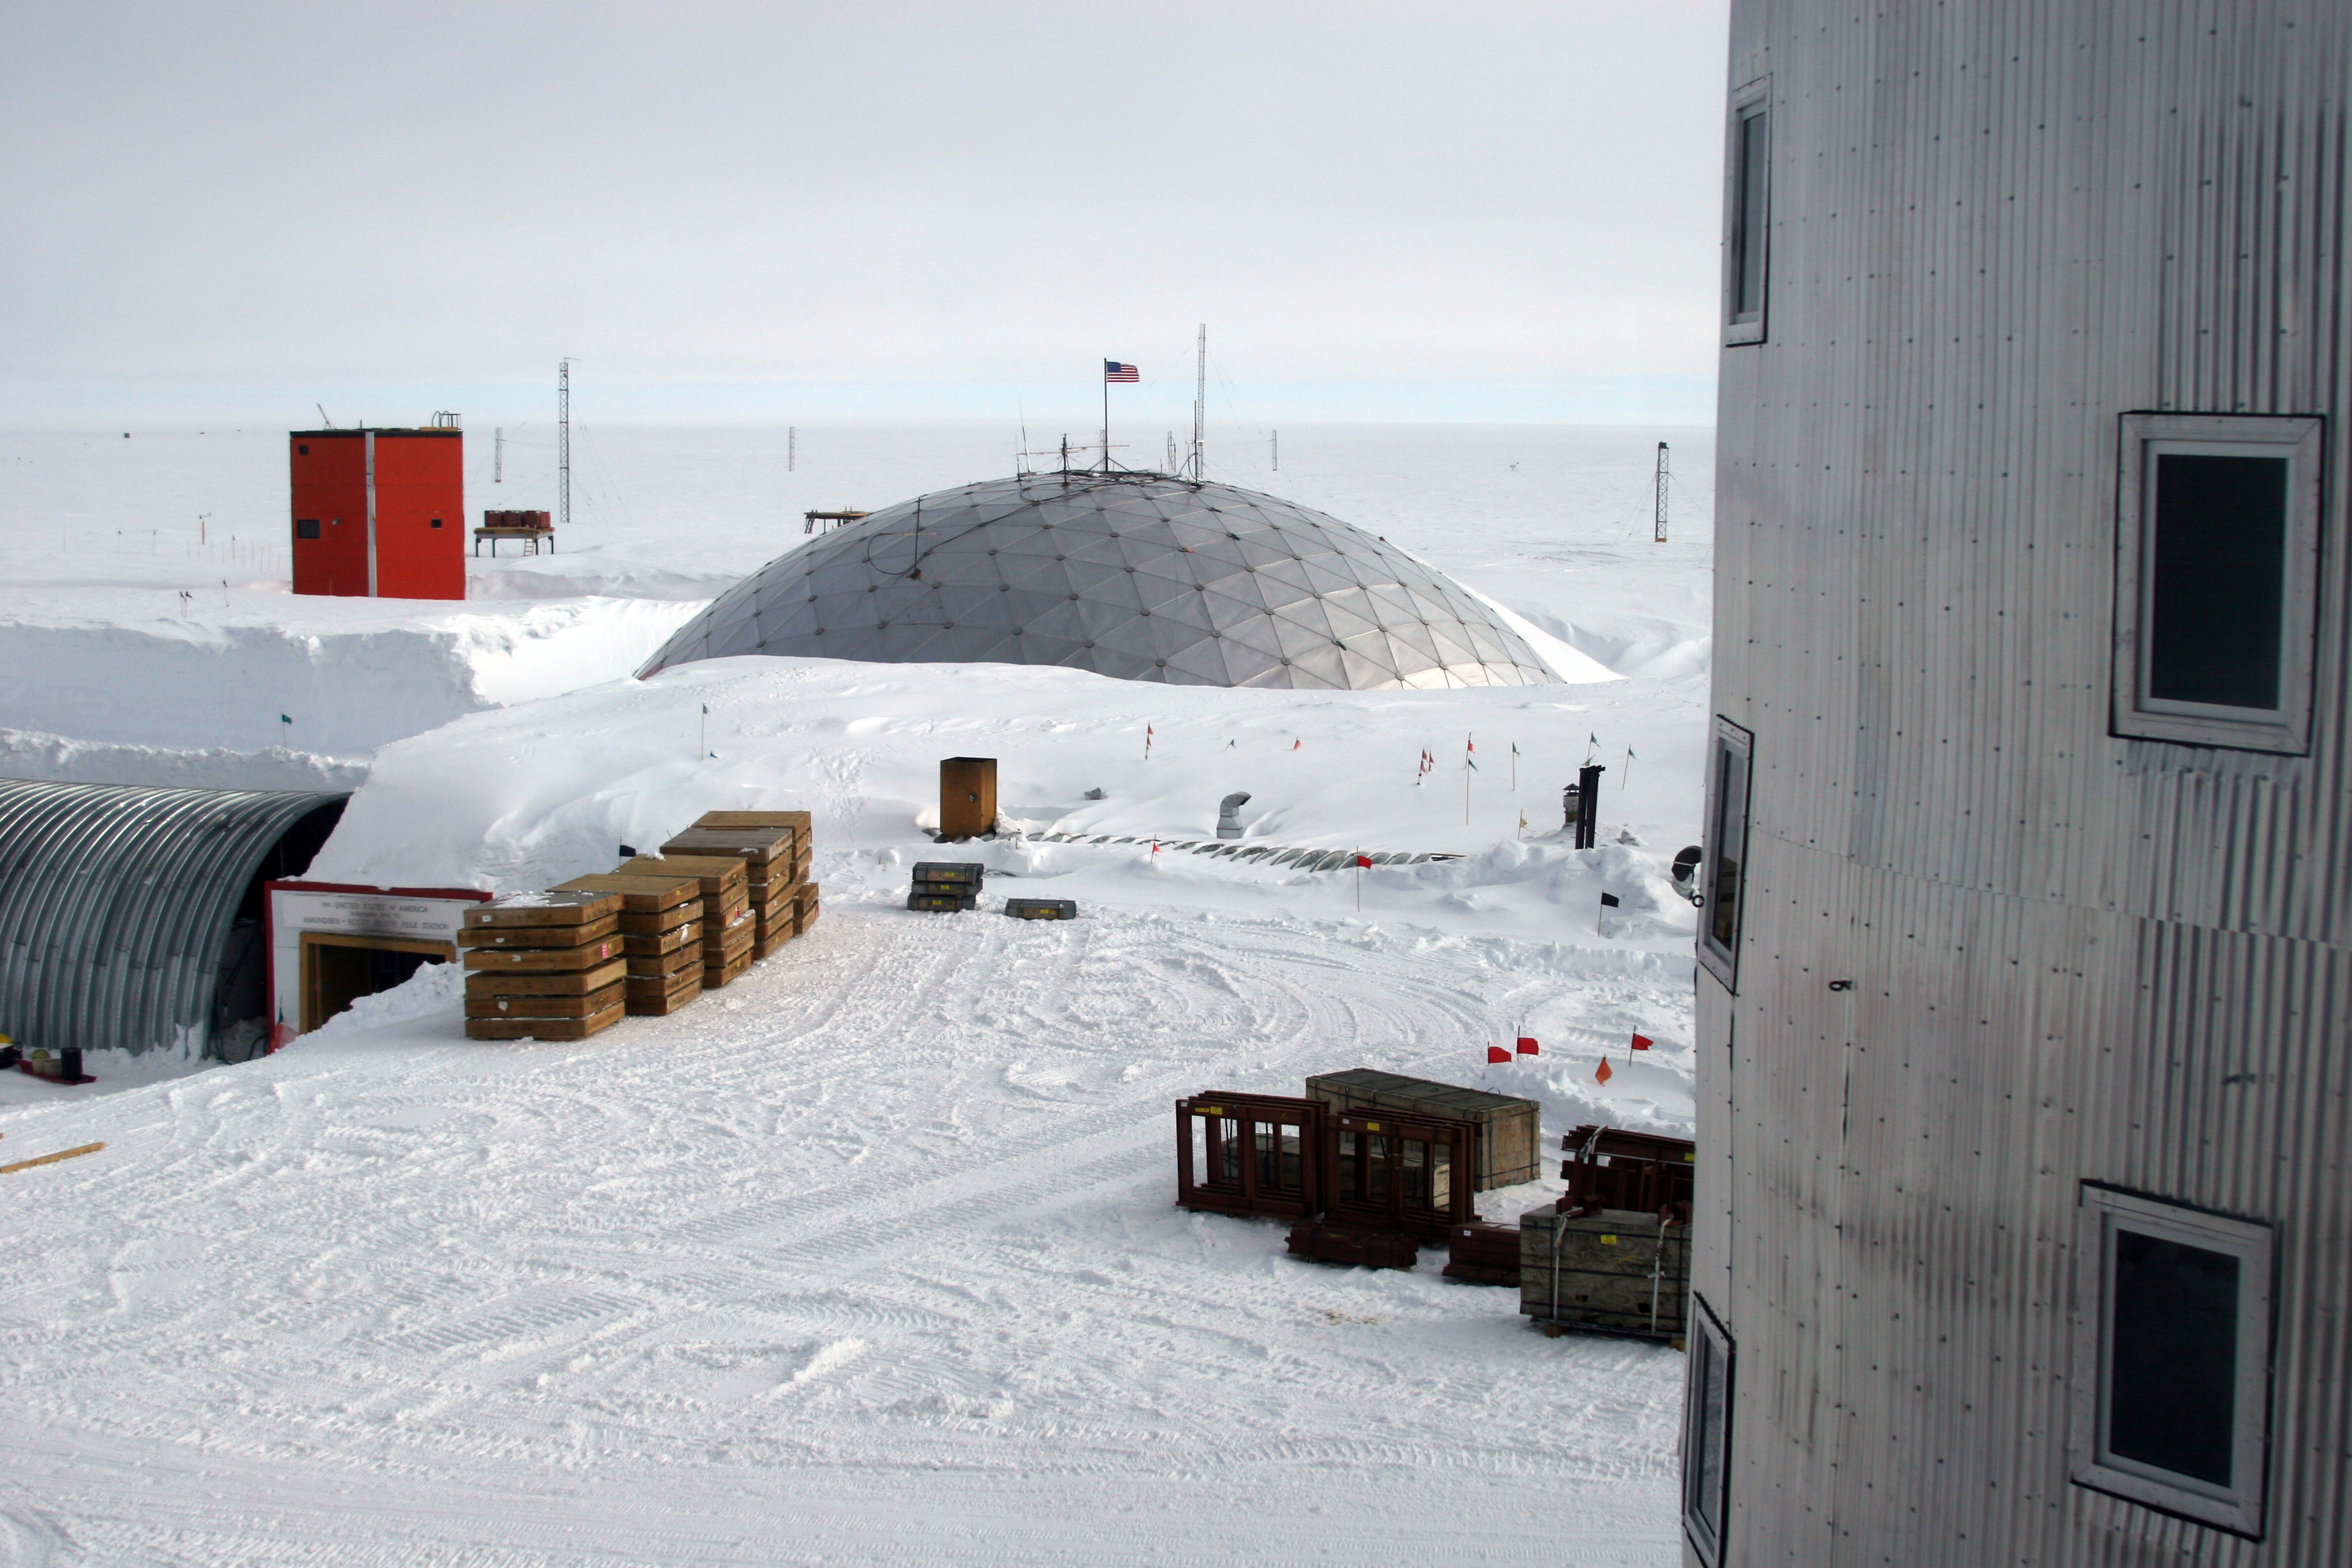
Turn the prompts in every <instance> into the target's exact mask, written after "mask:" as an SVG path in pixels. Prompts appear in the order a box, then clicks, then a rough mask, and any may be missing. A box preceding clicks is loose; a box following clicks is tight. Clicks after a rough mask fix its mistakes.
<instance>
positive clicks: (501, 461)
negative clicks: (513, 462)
mask: <svg viewBox="0 0 2352 1568" xmlns="http://www.w3.org/2000/svg"><path fill="white" fill-rule="evenodd" d="M506 482H507V433H506V430H505V428H504V427H503V426H500V427H499V428H496V429H493V430H492V431H491V432H490V483H492V484H494V485H502V484H504V483H506Z"/></svg>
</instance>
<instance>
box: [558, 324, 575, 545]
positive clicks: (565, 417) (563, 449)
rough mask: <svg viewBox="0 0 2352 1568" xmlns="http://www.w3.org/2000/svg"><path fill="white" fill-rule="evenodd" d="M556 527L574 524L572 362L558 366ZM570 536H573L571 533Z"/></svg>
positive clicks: (569, 526) (564, 362)
mask: <svg viewBox="0 0 2352 1568" xmlns="http://www.w3.org/2000/svg"><path fill="white" fill-rule="evenodd" d="M555 475H556V489H555V495H556V502H555V504H556V507H557V509H558V510H557V516H556V526H557V527H558V528H562V529H566V530H568V529H570V528H571V526H572V362H571V361H570V360H568V359H567V360H563V361H561V362H560V363H557V365H556V367H555ZM566 537H569V535H568V534H567V536H566Z"/></svg>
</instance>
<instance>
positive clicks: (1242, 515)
mask: <svg viewBox="0 0 2352 1568" xmlns="http://www.w3.org/2000/svg"><path fill="white" fill-rule="evenodd" d="M745 653H765V654H804V655H817V656H821V657H824V658H854V659H868V660H872V661H874V662H877V663H883V664H931V663H996V664H1058V665H1067V666H1069V667H1071V668H1077V669H1091V670H1093V671H1095V672H1096V673H1097V674H1098V675H1113V676H1118V678H1120V679H1124V680H1163V681H1167V682H1169V683H1171V684H1172V685H1179V686H1276V687H1303V688H1337V689H1344V690H1355V691H1376V690H1381V689H1390V688H1396V687H1444V686H1533V685H1541V684H1549V682H1551V681H1552V680H1554V679H1557V678H1556V677H1555V676H1554V675H1553V674H1552V673H1551V671H1550V670H1549V669H1547V668H1545V667H1544V664H1543V661H1542V660H1541V659H1539V658H1537V657H1536V654H1535V652H1534V650H1533V649H1531V648H1529V647H1528V645H1527V644H1526V642H1524V641H1523V640H1522V639H1521V638H1520V637H1518V635H1517V633H1515V632H1513V631H1512V630H1511V629H1510V628H1509V627H1507V626H1504V625H1503V624H1502V623H1501V622H1500V621H1499V620H1498V619H1496V616H1495V615H1494V613H1493V612H1492V611H1491V610H1490V609H1488V608H1487V606H1486V605H1485V604H1483V603H1481V602H1480V601H1479V600H1478V599H1476V598H1475V597H1474V596H1472V595H1470V594H1468V593H1466V592H1465V591H1464V590H1463V589H1462V588H1461V587H1459V586H1457V585H1456V584H1453V583H1451V582H1449V581H1447V580H1446V579H1445V578H1444V576H1442V575H1440V574H1438V573H1436V572H1433V571H1432V570H1430V569H1429V568H1428V567H1426V566H1424V565H1423V564H1422V563H1419V562H1417V561H1415V560H1413V559H1412V557H1410V556H1408V555H1406V554H1405V553H1404V552H1402V551H1399V550H1394V549H1391V548H1390V547H1389V546H1388V545H1387V544H1385V543H1383V542H1381V541H1380V540H1378V539H1376V538H1374V537H1373V536H1372V535H1370V534H1369V533H1366V532H1364V531H1362V530H1361V529H1359V528H1353V527H1350V526H1349V524H1347V523H1344V522H1341V521H1339V519H1338V518H1335V517H1328V516H1326V515H1325V514H1324V513H1322V512H1319V511H1316V510H1312V509H1311V508H1308V507H1303V506H1296V505H1293V504H1292V503H1290V502H1288V501H1285V500H1276V499H1275V498H1274V497H1272V496H1268V495H1260V494H1258V493H1257V492H1255V491H1254V490H1244V489H1237V488H1235V487H1234V486H1232V485H1220V484H1206V483H1198V482H1195V481H1192V480H1190V479H1172V478H1170V477H1169V476H1167V475H1164V474H1134V473H1108V474H1104V473H1051V474H1025V475H1023V476H1021V477H1020V478H1017V479H993V480H990V481H987V482H985V483H982V484H974V485H966V486H964V487H962V488H961V489H952V490H941V491H939V492H937V493H935V494H932V495H927V496H921V497H919V498H917V499H916V500H911V501H906V502H902V503H901V504H899V505H898V506H894V507H892V508H890V509H889V510H887V511H877V512H876V513H875V514H874V515H873V516H871V517H868V518H866V519H865V520H864V521H860V522H856V523H852V524H850V525H849V526H848V527H846V528H843V529H840V530H838V531H835V532H832V533H828V534H824V535H823V536H821V537H820V538H818V539H815V540H814V541H812V542H809V543H807V544H804V545H803V546H802V547H801V548H800V549H798V550H795V551H793V552H792V553H791V554H789V555H783V556H780V557H778V558H777V559H776V560H774V561H771V562H770V563H768V564H767V565H765V566H763V567H761V569H760V570H759V571H757V572H755V573H753V574H751V576H749V577H746V578H745V579H744V580H743V581H741V582H740V583H738V584H735V586H733V587H732V588H730V589H729V590H728V591H727V592H726V593H725V594H723V595H719V598H718V599H717V600H715V601H714V602H713V603H712V604H711V605H710V606H709V608H708V609H706V610H704V611H703V612H702V613H701V614H700V615H698V616H696V617H695V618H694V619H693V620H691V621H688V623H687V624H686V625H685V626H681V627H679V628H678V630H677V632H676V633H674V634H673V635H672V636H671V637H670V639H669V641H668V642H667V643H665V644H663V645H662V648H661V651H660V652H658V653H656V654H655V655H654V657H653V658H651V659H649V660H647V661H646V665H645V667H644V668H642V669H640V670H638V671H637V674H638V676H639V677H640V678H643V677H645V676H648V675H651V674H653V673H654V672H656V670H660V669H666V668H669V667H670V666H672V665H678V664H690V663H692V662H694V661H695V660H697V659H704V658H727V657H729V656H730V655H733V654H745Z"/></svg>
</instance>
